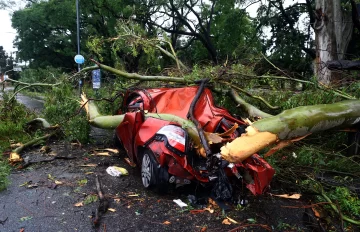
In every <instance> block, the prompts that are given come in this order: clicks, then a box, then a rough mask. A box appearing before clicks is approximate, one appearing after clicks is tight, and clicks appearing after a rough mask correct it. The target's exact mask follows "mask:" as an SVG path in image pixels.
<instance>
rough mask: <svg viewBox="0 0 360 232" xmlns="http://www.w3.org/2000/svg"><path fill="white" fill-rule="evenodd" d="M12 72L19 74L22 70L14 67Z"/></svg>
mask: <svg viewBox="0 0 360 232" xmlns="http://www.w3.org/2000/svg"><path fill="white" fill-rule="evenodd" d="M13 70H14V72H21V71H22V69H21V67H14V69H13Z"/></svg>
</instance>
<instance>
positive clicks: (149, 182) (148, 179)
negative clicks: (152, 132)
mask: <svg viewBox="0 0 360 232" xmlns="http://www.w3.org/2000/svg"><path fill="white" fill-rule="evenodd" d="M156 168H157V162H156V161H155V160H154V157H153V154H152V153H151V152H150V151H149V150H146V151H145V152H144V154H143V157H142V159H141V180H142V183H143V185H144V187H145V188H151V187H153V186H154V185H155V184H156V178H157V176H156V172H155V171H156Z"/></svg>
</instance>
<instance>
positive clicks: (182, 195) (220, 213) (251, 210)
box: [0, 136, 311, 232]
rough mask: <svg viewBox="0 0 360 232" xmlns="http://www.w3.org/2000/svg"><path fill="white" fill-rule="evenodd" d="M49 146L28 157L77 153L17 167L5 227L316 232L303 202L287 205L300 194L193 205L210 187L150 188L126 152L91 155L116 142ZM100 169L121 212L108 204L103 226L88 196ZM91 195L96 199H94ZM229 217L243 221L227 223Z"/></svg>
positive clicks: (1, 207) (2, 197) (4, 196)
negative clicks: (119, 170) (211, 208)
mask: <svg viewBox="0 0 360 232" xmlns="http://www.w3.org/2000/svg"><path fill="white" fill-rule="evenodd" d="M105 137H106V136H105ZM98 138H99V137H98ZM104 142H105V143H104ZM47 145H48V146H49V147H50V148H51V150H52V152H50V153H47V154H43V153H41V152H40V151H39V148H40V147H35V148H32V149H29V150H27V151H26V152H25V153H24V157H26V156H27V157H29V159H30V160H31V161H35V160H44V159H51V158H53V157H54V154H57V155H58V156H62V157H71V158H74V159H55V160H53V161H51V162H42V163H37V164H32V165H30V166H28V167H27V168H26V169H23V170H14V171H13V172H12V174H11V175H10V181H11V185H10V186H9V188H8V189H7V190H5V191H3V192H1V193H0V221H1V222H2V223H1V224H0V231H1V232H10V231H14V232H19V231H21V229H24V230H23V231H24V232H43V231H47V232H48V231H56V232H65V231H81V232H91V231H110V232H113V231H114V232H116V231H228V230H231V229H234V228H239V230H237V231H266V229H270V230H272V231H311V230H307V229H306V228H305V227H304V226H303V224H302V217H303V213H304V209H302V208H283V207H282V206H289V205H292V206H294V205H295V206H301V205H303V204H305V203H304V202H301V201H299V200H289V199H279V198H273V197H271V196H257V197H255V196H251V195H249V197H248V201H249V204H248V205H247V206H246V207H242V208H240V207H236V205H233V206H230V208H229V209H228V210H226V211H225V210H221V209H215V212H214V213H210V212H208V211H203V212H202V211H200V212H199V211H194V210H196V209H200V210H201V209H203V208H204V207H205V206H206V204H207V200H208V195H207V194H208V192H207V191H209V190H208V189H202V188H201V187H200V186H196V185H191V186H188V187H187V188H182V189H173V190H170V192H169V193H168V194H166V195H160V194H158V193H155V192H153V191H149V190H145V189H144V188H143V186H142V183H141V177H140V172H139V170H138V168H136V167H135V168H133V167H130V166H129V164H127V163H126V162H125V161H124V157H125V154H124V152H120V154H111V156H96V155H91V154H92V153H93V150H94V149H102V148H110V147H112V143H111V142H106V141H98V145H86V146H81V147H80V146H77V145H70V144H68V143H64V142H58V141H56V142H54V141H49V142H48V144H47ZM112 148H113V147H112ZM112 165H116V166H120V167H124V168H126V169H127V170H128V171H129V175H127V176H121V177H113V176H110V175H109V174H107V173H106V168H107V167H109V166H112ZM96 175H98V176H99V179H100V181H101V185H102V190H103V193H104V194H105V197H106V199H108V200H109V207H110V208H111V209H113V211H114V212H111V211H107V212H106V213H105V214H104V215H103V216H102V217H101V218H100V222H99V226H98V227H94V226H93V224H92V219H91V218H92V216H93V215H94V212H95V210H96V208H97V207H98V205H99V202H98V201H96V202H90V201H89V200H88V199H90V198H89V196H93V197H95V196H97V190H96V185H95V177H96ZM56 183H57V184H56ZM189 195H194V196H196V197H197V199H198V200H199V201H198V203H199V204H194V205H191V206H188V207H183V208H180V207H179V206H178V205H177V204H175V203H174V202H173V199H181V200H182V201H183V202H186V203H189V200H188V196H189ZM86 199H87V200H86ZM85 201H89V202H88V204H86V202H85ZM79 202H83V206H75V205H76V204H77V203H79ZM202 204H203V205H202ZM80 205H81V204H80ZM226 216H228V217H230V218H231V219H234V220H236V221H237V222H239V223H240V224H231V225H225V224H222V221H223V220H224V218H226ZM239 226H243V227H239Z"/></svg>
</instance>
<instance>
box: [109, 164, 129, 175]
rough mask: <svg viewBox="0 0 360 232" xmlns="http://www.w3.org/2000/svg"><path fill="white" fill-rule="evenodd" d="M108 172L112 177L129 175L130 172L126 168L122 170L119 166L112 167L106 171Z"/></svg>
mask: <svg viewBox="0 0 360 232" xmlns="http://www.w3.org/2000/svg"><path fill="white" fill-rule="evenodd" d="M106 172H107V173H108V174H109V175H110V176H121V175H129V172H128V171H127V170H126V169H125V168H121V167H118V166H110V167H108V168H107V169H106Z"/></svg>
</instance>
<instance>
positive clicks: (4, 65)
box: [0, 46, 14, 75]
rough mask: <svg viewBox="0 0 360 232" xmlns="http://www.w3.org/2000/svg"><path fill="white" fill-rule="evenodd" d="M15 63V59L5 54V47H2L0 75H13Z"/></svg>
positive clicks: (0, 48)
mask: <svg viewBox="0 0 360 232" xmlns="http://www.w3.org/2000/svg"><path fill="white" fill-rule="evenodd" d="M13 63H14V60H13V57H12V56H9V54H7V53H6V52H5V50H4V47H3V46H0V75H1V74H4V73H5V72H6V74H8V75H9V74H12V73H13V72H12V71H11V70H12V69H13Z"/></svg>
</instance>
